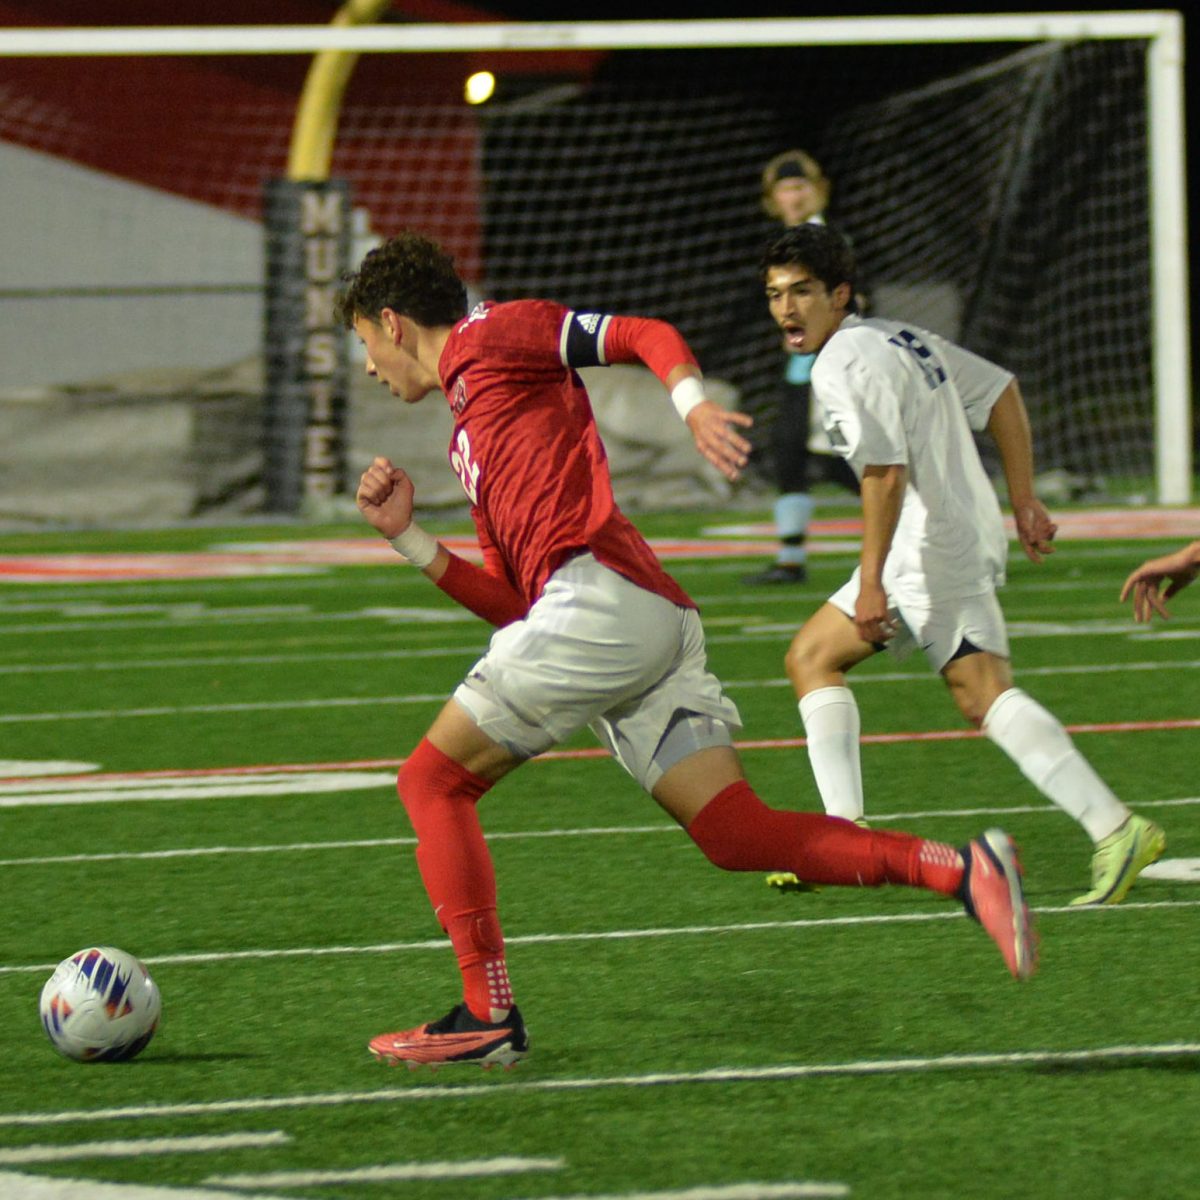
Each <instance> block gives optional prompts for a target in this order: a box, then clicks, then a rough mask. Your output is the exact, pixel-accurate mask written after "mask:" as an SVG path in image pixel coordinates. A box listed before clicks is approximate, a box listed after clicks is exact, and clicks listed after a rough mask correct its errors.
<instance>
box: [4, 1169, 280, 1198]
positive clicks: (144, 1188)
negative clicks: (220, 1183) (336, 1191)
mask: <svg viewBox="0 0 1200 1200" xmlns="http://www.w3.org/2000/svg"><path fill="white" fill-rule="evenodd" d="M221 1197H236V1198H237V1200H295V1198H294V1197H284V1196H282V1195H279V1196H271V1195H269V1194H268V1193H266V1192H254V1193H253V1194H252V1195H247V1194H246V1193H245V1192H218V1191H214V1190H212V1189H210V1188H193V1187H156V1186H154V1185H147V1184H143V1183H101V1182H100V1181H99V1180H96V1179H62V1178H59V1177H57V1176H55V1177H54V1178H51V1177H49V1176H42V1175H22V1174H19V1173H17V1172H16V1171H0V1200H221Z"/></svg>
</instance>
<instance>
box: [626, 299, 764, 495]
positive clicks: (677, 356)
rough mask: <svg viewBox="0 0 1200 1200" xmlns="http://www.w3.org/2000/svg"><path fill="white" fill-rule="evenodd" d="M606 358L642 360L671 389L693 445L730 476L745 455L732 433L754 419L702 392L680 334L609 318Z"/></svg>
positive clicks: (645, 322)
mask: <svg viewBox="0 0 1200 1200" xmlns="http://www.w3.org/2000/svg"><path fill="white" fill-rule="evenodd" d="M604 355H605V360H606V361H607V362H610V363H618V362H640V363H644V364H645V365H646V366H647V367H649V368H650V370H651V371H653V372H654V374H655V375H656V376H658V378H659V379H660V380H661V381H662V383H663V385H664V386H665V387H666V389H667V390H668V391H669V392H670V393H671V400H672V402H673V403H674V405H675V408H676V411H677V412H678V413H679V415H680V416H681V417H682V418H683V420H684V421H685V422H686V423H687V427H688V428H689V429H690V430H691V431H692V438H693V440H694V441H695V443H696V449H697V450H699V451H700V453H701V454H702V455H703V456H704V457H705V458H706V459H707V460H708V461H709V462H710V463H712V465H713V466H714V467H716V468H717V470H718V471H720V472H721V474H722V475H724V476H725V478H726V479H728V480H730V481H731V482H732V481H733V480H736V479H737V478H738V477H739V476H740V475H741V473H742V468H743V467H744V466H745V465H746V462H747V461H748V459H749V455H750V443H749V442H748V441H746V439H745V438H744V437H742V435H741V434H740V433H739V432H738V428H737V427H738V426H741V427H742V428H746V427H748V426H750V425H752V424H753V423H754V419H753V417H751V416H750V415H749V414H748V413H739V412H729V411H727V410H726V409H723V408H722V407H721V406H720V405H719V404H717V403H716V402H715V401H713V400H710V399H708V397H707V396H706V395H705V394H704V383H703V376H702V374H701V371H700V367H699V365H698V364H697V363H696V358H695V355H693V354H692V351H691V349H690V347H689V346H688V344H687V342H685V341H684V339H683V335H682V334H681V333H680V332H679V330H678V329H676V328H675V327H674V326H673V325H669V324H667V322H666V321H655V320H651V319H648V318H644V317H612V318H611V319H610V320H609V322H608V326H607V330H606V333H605V339H604Z"/></svg>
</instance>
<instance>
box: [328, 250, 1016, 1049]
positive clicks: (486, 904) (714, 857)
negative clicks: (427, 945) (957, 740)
mask: <svg viewBox="0 0 1200 1200" xmlns="http://www.w3.org/2000/svg"><path fill="white" fill-rule="evenodd" d="M336 307H337V313H338V316H339V318H340V319H341V320H342V321H343V322H344V323H345V325H346V326H347V328H350V329H353V330H354V332H355V333H356V334H357V335H358V337H359V338H360V340H361V341H362V343H363V345H364V347H365V348H366V352H367V363H366V369H367V373H368V374H369V375H372V376H374V377H375V378H377V379H378V380H379V381H380V383H382V384H384V385H385V386H386V387H387V388H388V389H389V390H390V391H391V393H392V394H393V395H394V396H396V397H398V398H399V399H400V400H401V401H403V402H404V403H406V404H415V403H417V402H418V401H419V400H422V399H423V398H424V397H425V396H427V395H429V393H431V392H435V391H439V390H440V391H441V392H442V393H443V394H444V395H445V398H446V402H447V403H448V404H449V406H450V409H451V412H452V413H453V415H454V420H455V425H454V432H453V435H452V438H451V442H450V464H451V466H452V467H453V469H454V471H455V472H456V473H457V475H458V477H459V479H460V480H461V481H462V485H463V489H464V491H465V492H466V494H467V496H468V498H469V499H470V502H471V514H472V517H473V518H474V521H475V526H476V529H477V530H478V534H479V541H480V545H481V546H482V549H483V556H484V565H483V567H482V568H481V567H477V566H474V565H473V564H471V563H469V562H467V561H466V560H464V559H462V558H460V557H458V556H457V555H454V554H451V553H450V552H449V551H448V550H447V549H446V548H445V547H444V546H442V545H441V544H440V543H439V542H438V541H437V540H436V539H435V538H434V537H432V536H431V535H430V534H428V533H427V532H425V531H424V530H422V529H421V528H420V527H419V525H418V524H417V523H416V522H415V521H414V520H413V484H412V481H411V479H409V477H408V476H407V475H406V474H405V472H404V471H403V470H402V469H401V468H400V467H397V466H395V465H394V464H393V463H392V462H390V461H389V460H388V459H386V458H376V459H375V460H374V462H373V463H372V464H371V465H370V467H368V468H367V470H366V471H365V472H364V473H363V476H362V479H361V481H360V483H359V488H358V495H357V501H358V507H359V509H360V510H361V511H362V513H363V515H364V516H365V517H366V519H367V520H368V521H369V522H370V523H371V524H372V525H373V526H374V527H375V528H376V529H378V530H379V532H380V533H382V534H383V536H384V537H385V538H387V539H388V540H389V541H390V542H391V544H392V545H393V546H394V547H395V549H396V550H397V551H399V553H400V554H401V555H403V556H404V557H405V558H406V559H407V560H408V561H409V562H410V563H412V564H413V565H414V566H416V567H417V568H419V569H420V570H421V571H423V572H424V574H425V575H426V576H427V577H428V578H429V579H430V580H431V581H432V582H433V583H435V584H436V585H437V586H438V587H440V588H441V589H442V590H443V591H445V592H446V593H447V594H448V595H450V596H452V597H453V598H454V599H455V600H457V601H458V602H459V603H460V604H462V605H463V606H464V607H466V608H468V609H470V610H471V611H472V612H474V613H476V614H477V615H479V616H481V617H483V618H484V619H486V620H487V621H489V622H491V623H492V624H493V625H495V626H497V627H498V629H497V632H496V633H495V634H494V635H493V637H492V639H491V642H490V644H489V647H488V650H487V652H486V653H485V654H484V656H483V657H482V658H481V659H480V660H479V662H477V663H476V664H475V666H474V667H473V668H472V669H471V671H470V673H469V674H468V676H467V678H466V679H465V680H464V681H463V682H462V683H461V684H460V685H459V687H458V688H457V689H456V690H455V692H454V695H453V697H452V698H451V699H450V700H449V701H448V702H447V703H446V705H445V707H444V708H443V709H442V710H441V712H440V713H439V714H438V716H437V717H436V718H435V719H434V721H433V724H432V725H431V726H430V728H429V730H428V732H427V734H426V736H425V737H424V738H423V739H422V740H421V742H420V743H419V744H418V745H417V747H416V748H415V749H414V750H413V752H412V753H411V754H410V755H409V757H408V758H407V760H406V761H405V763H404V765H403V767H402V768H401V769H400V774H399V779H398V790H399V793H400V799H401V801H402V803H403V805H404V808H405V810H406V812H407V813H408V816H409V818H410V820H411V821H412V824H413V828H414V830H415V831H416V835H417V852H416V857H417V864H418V868H419V870H420V873H421V879H422V881H423V883H424V885H425V889H426V891H427V893H428V895H429V899H430V903H431V904H432V905H433V909H434V914H435V916H436V917H437V920H438V921H439V922H440V924H441V926H442V928H443V929H444V930H445V931H446V933H447V934H448V935H449V938H450V941H451V943H452V945H453V947H454V951H455V954H456V956H457V958H458V965H459V970H460V972H461V975H462V983H463V1000H462V1002H461V1003H460V1004H457V1005H455V1006H454V1008H452V1009H451V1010H450V1012H449V1013H447V1014H446V1016H444V1017H442V1018H441V1019H439V1020H436V1021H430V1022H426V1023H424V1024H422V1025H419V1026H417V1027H416V1028H414V1029H408V1030H404V1031H402V1032H399V1033H387V1034H382V1035H380V1036H379V1037H377V1038H375V1039H373V1040H372V1042H371V1043H370V1049H371V1051H372V1053H374V1054H375V1055H376V1056H377V1057H378V1058H380V1059H383V1060H386V1061H391V1062H400V1061H404V1062H407V1063H409V1064H410V1065H413V1064H416V1063H420V1062H429V1063H443V1062H476V1063H481V1064H483V1065H485V1066H490V1065H492V1064H493V1063H497V1062H498V1063H502V1064H504V1065H506V1066H507V1065H511V1064H512V1063H513V1062H515V1061H517V1060H518V1059H520V1058H522V1057H524V1055H525V1054H526V1053H527V1051H528V1046H529V1038H528V1034H527V1032H526V1029H525V1025H524V1023H523V1020H522V1018H521V1014H520V1012H519V1010H518V1008H517V1007H516V1005H515V1003H514V998H513V990H512V987H511V984H510V982H509V977H508V971H507V966H506V963H505V954H504V938H503V935H502V932H501V927H500V921H499V918H498V915H497V908H496V882H495V873H494V870H493V867H492V861H491V857H490V855H489V853H488V849H487V845H486V843H485V841H484V838H483V834H482V831H481V827H480V824H479V818H478V814H477V811H476V807H477V803H478V801H479V799H480V798H481V797H482V796H483V795H484V793H485V792H487V791H488V789H489V788H491V787H492V785H493V784H495V783H496V782H497V781H498V780H500V779H502V778H503V777H504V776H505V775H507V774H508V773H509V772H510V771H512V770H513V769H514V768H515V767H518V766H520V765H521V764H522V763H523V762H525V761H526V760H527V759H530V758H533V757H534V756H535V755H537V754H540V753H542V752H544V751H545V750H548V749H549V748H550V747H551V746H553V745H555V744H556V743H558V742H560V741H563V740H564V739H565V738H567V737H569V736H570V735H571V734H573V733H575V732H576V731H577V730H579V729H581V728H582V727H583V726H585V725H587V726H589V727H590V728H591V729H592V730H593V731H594V732H595V734H596V735H597V736H598V737H599V739H600V740H601V742H603V744H604V745H605V746H606V747H607V748H608V749H609V750H610V751H611V753H612V755H613V757H614V758H616V760H617V761H618V762H619V763H620V764H621V766H622V767H624V768H625V770H626V771H628V772H629V774H630V775H632V776H633V778H634V779H635V780H637V782H638V783H639V784H640V785H641V786H642V787H643V788H644V789H645V790H646V791H647V792H649V793H650V795H651V796H653V797H654V799H655V800H656V801H657V802H658V803H659V805H661V806H662V808H663V809H664V810H665V811H666V812H668V813H669V814H670V815H671V816H672V817H673V818H674V819H675V820H676V821H678V822H679V824H680V825H682V826H683V828H684V829H685V830H686V831H687V832H688V834H689V835H690V836H691V838H692V840H693V841H694V842H695V843H696V844H697V845H698V846H699V848H700V849H701V850H702V851H703V853H704V854H705V855H706V856H707V857H708V858H709V859H710V860H711V861H712V862H713V863H715V864H716V865H717V866H719V867H722V868H723V869H725V870H730V871H791V872H793V873H794V874H795V875H796V876H797V877H798V878H799V879H801V880H804V881H807V882H808V883H811V884H829V885H834V884H841V885H846V886H851V887H861V886H878V885H881V884H884V883H899V884H906V885H908V886H911V887H920V888H927V889H930V890H932V891H936V892H939V893H941V894H943V895H946V896H953V897H956V898H958V899H959V900H960V901H961V902H962V903H963V904H964V906H965V907H966V910H967V912H968V913H969V914H970V915H971V916H973V917H975V918H976V919H977V920H978V921H979V922H980V923H981V924H982V925H983V927H984V928H985V929H986V930H987V932H988V933H989V934H990V935H991V936H992V938H993V939H994V940H995V941H996V943H997V944H998V945H999V947H1000V950H1001V952H1002V953H1003V955H1004V959H1005V962H1006V963H1007V965H1008V968H1009V970H1010V971H1011V972H1012V974H1013V975H1015V976H1017V977H1018V978H1027V977H1028V976H1029V975H1030V974H1032V972H1033V970H1034V967H1035V964H1036V940H1035V937H1034V934H1033V930H1032V925H1031V918H1030V916H1029V913H1028V909H1027V907H1026V904H1025V900H1024V895H1023V890H1022V883H1021V872H1020V866H1019V863H1018V861H1017V854H1016V848H1015V846H1014V845H1013V843H1012V840H1011V839H1010V838H1009V837H1008V835H1007V834H1005V833H1003V832H1002V831H1000V830H989V831H988V832H986V833H984V834H983V835H981V836H980V837H978V838H976V839H975V840H973V841H972V842H971V843H970V844H969V845H967V846H965V847H963V848H962V849H961V850H958V849H955V848H954V847H952V846H948V845H944V844H941V843H935V842H930V841H926V840H924V839H922V838H918V837H914V836H912V835H910V834H905V833H895V832H887V833H881V832H876V831H870V830H866V829H862V828H859V827H858V826H857V825H855V824H853V823H852V822H850V821H844V820H841V819H839V818H837V817H829V816H826V815H824V814H816V813H803V812H789V811H781V810H777V809H771V808H768V807H767V806H766V805H765V804H763V802H762V801H761V800H760V799H759V798H758V796H757V795H756V794H755V793H754V791H753V789H752V788H751V787H750V785H749V784H748V783H747V781H746V778H745V775H744V774H743V771H742V766H741V762H740V760H739V758H738V755H737V751H736V750H735V749H734V746H733V738H732V732H733V731H734V730H736V729H738V728H740V724H741V722H740V719H739V717H738V712H737V709H736V708H735V707H734V705H733V703H732V702H731V701H730V700H729V699H728V698H727V697H726V696H725V695H724V693H723V691H722V689H721V685H720V683H719V682H718V681H717V679H716V678H715V677H714V676H713V675H712V674H711V673H710V672H709V670H708V668H707V664H706V659H705V647H704V632H703V629H702V628H701V625H700V620H699V617H698V614H697V612H696V607H695V604H694V603H693V602H692V600H691V599H690V598H689V597H688V595H687V593H686V592H684V591H683V589H682V588H681V587H680V586H679V585H678V584H677V583H676V582H675V581H674V580H673V579H672V578H671V577H670V576H669V575H668V574H667V573H666V572H665V571H664V570H663V568H662V567H661V565H660V564H659V562H658V560H657V559H656V557H655V555H654V553H653V551H652V550H651V549H650V547H649V546H648V545H647V543H646V541H645V540H644V539H643V538H642V536H641V535H640V534H639V533H638V531H637V529H636V528H635V527H634V526H633V525H632V524H631V523H630V522H629V520H628V519H627V518H626V517H625V516H624V514H623V513H622V512H621V511H620V509H619V508H617V506H616V504H615V503H614V500H613V495H612V487H611V483H610V480H609V474H608V468H607V464H606V460H605V453H604V447H603V445H602V443H601V441H600V437H599V434H598V432H597V429H596V424H595V421H594V419H593V417H592V411H591V406H590V404H589V401H588V397H587V392H586V391H585V389H584V387H583V383H582V381H581V380H580V377H579V375H578V374H577V370H576V369H577V368H579V367H585V366H593V365H606V364H610V363H639V362H640V363H644V364H645V365H646V366H647V367H648V368H649V369H650V370H651V371H653V372H654V374H655V375H656V376H657V377H658V378H659V379H660V380H661V381H662V383H663V385H664V386H665V388H666V389H667V391H668V392H669V393H670V396H671V400H672V402H673V403H674V406H675V408H676V410H677V411H678V413H679V415H680V417H682V419H683V420H685V421H686V423H687V425H688V428H689V429H690V430H691V432H692V435H693V438H694V440H695V443H696V446H697V449H698V450H699V451H700V453H701V454H702V455H703V456H704V457H705V458H706V459H707V460H708V461H709V462H711V463H712V464H714V465H715V466H716V467H717V468H719V469H720V470H721V471H722V472H723V473H724V474H725V475H726V477H727V478H729V479H731V480H732V479H736V478H737V476H738V474H739V472H740V470H741V468H742V467H743V466H744V465H745V462H746V455H747V452H748V450H749V445H748V443H747V442H746V441H745V439H744V438H743V437H742V435H741V434H740V433H739V431H738V427H739V426H745V425H748V424H749V421H750V418H749V417H747V416H745V415H744V414H740V413H733V412H726V411H725V410H724V409H722V408H721V407H720V406H719V405H717V404H715V403H713V402H712V401H711V400H709V399H707V398H706V397H705V394H704V386H703V382H702V377H701V373H700V369H699V367H698V366H697V364H696V360H695V358H694V356H693V355H692V353H691V350H690V349H689V348H688V346H687V344H686V342H685V341H684V340H683V338H682V336H681V335H680V334H679V332H678V331H677V330H676V329H675V328H674V327H672V326H671V325H668V324H666V323H665V322H662V321H656V320H649V319H643V318H638V317H626V316H608V315H603V314H598V313H584V312H575V311H572V310H569V309H567V308H564V307H563V306H561V305H559V304H554V303H551V302H548V301H543V300H519V301H513V302H510V303H505V304H490V303H483V304H480V305H478V306H477V307H476V308H475V309H473V310H472V311H471V312H469V313H468V311H467V299H466V289H465V287H464V286H463V284H462V281H461V280H460V279H459V277H458V275H457V273H456V272H455V270H454V265H453V262H452V261H451V259H450V258H449V256H448V255H446V254H445V253H444V252H443V251H442V250H441V249H440V248H439V247H438V246H437V245H436V244H435V243H433V242H431V241H429V240H428V239H426V238H424V237H421V236H419V235H417V234H414V233H404V234H401V235H400V236H399V237H396V238H392V239H391V240H389V241H388V242H386V243H385V244H384V245H382V246H380V247H379V248H377V249H375V250H372V251H371V252H370V253H369V254H368V255H367V256H366V257H365V258H364V259H363V262H362V264H361V266H360V267H359V269H358V271H357V272H355V273H354V274H352V275H350V276H348V277H347V280H346V283H345V286H344V287H343V289H342V291H341V292H340V293H339V294H338V297H337V301H336Z"/></svg>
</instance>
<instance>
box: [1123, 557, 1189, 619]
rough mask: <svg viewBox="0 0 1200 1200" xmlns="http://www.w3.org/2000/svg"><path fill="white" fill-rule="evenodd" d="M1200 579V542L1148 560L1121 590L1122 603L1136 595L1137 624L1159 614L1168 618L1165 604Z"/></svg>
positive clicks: (1168, 614)
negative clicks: (1199, 577)
mask: <svg viewBox="0 0 1200 1200" xmlns="http://www.w3.org/2000/svg"><path fill="white" fill-rule="evenodd" d="M1197 576H1200V541H1195V542H1192V543H1191V545H1188V546H1184V547H1183V548H1182V549H1181V550H1176V551H1175V553H1174V554H1164V555H1163V556H1162V557H1161V558H1151V559H1148V560H1147V561H1146V562H1144V563H1142V565H1141V566H1140V567H1138V568H1137V569H1136V570H1134V571H1131V572H1130V574H1129V578H1128V579H1126V580H1125V583H1124V586H1123V587H1122V588H1121V600H1122V601H1124V600H1126V599H1128V598H1129V596H1131V595H1132V596H1133V619H1134V620H1135V621H1139V622H1141V621H1149V620H1151V619H1152V618H1153V616H1154V614H1155V613H1158V615H1159V616H1160V617H1163V618H1164V619H1166V618H1169V617H1170V615H1171V614H1170V613H1169V612H1168V611H1167V606H1166V605H1165V604H1164V603H1163V601H1164V600H1166V599H1168V598H1169V597H1171V596H1174V595H1175V594H1176V592H1181V591H1183V589H1184V588H1185V587H1187V585H1188V584H1189V583H1191V582H1192V581H1193V580H1194V579H1196V577H1197ZM1164 583H1165V584H1166V585H1167V586H1166V588H1165V589H1164V588H1163V584H1164Z"/></svg>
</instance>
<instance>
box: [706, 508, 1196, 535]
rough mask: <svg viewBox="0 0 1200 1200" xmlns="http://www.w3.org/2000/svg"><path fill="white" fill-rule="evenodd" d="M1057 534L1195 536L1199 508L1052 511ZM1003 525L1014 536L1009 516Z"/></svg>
mask: <svg viewBox="0 0 1200 1200" xmlns="http://www.w3.org/2000/svg"><path fill="white" fill-rule="evenodd" d="M1051 515H1052V516H1053V518H1054V520H1055V522H1056V523H1057V525H1058V536H1059V537H1060V538H1062V539H1064V540H1065V541H1093V540H1097V539H1099V540H1103V539H1108V538H1132V539H1139V538H1176V537H1178V538H1189V539H1191V538H1195V537H1197V536H1200V508H1106V509H1079V510H1072V511H1069V512H1062V513H1059V512H1052V513H1051ZM1004 524H1005V528H1006V529H1007V530H1008V532H1009V535H1010V536H1015V527H1014V525H1013V522H1012V518H1011V517H1005V519H1004ZM774 528H775V527H774V526H773V525H771V524H770V523H769V522H766V521H760V522H754V523H751V524H745V525H738V524H732V525H709V526H707V527H706V528H705V529H704V530H703V532H704V533H705V534H706V535H708V536H710V537H743V538H756V537H762V538H769V537H771V536H772V535H773V533H774ZM861 533H862V521H861V520H859V518H858V517H837V518H827V519H825V520H821V519H820V518H817V519H816V520H814V521H813V522H812V523H811V524H810V525H809V527H808V534H809V536H810V537H818V538H820V537H857V536H858V535H859V534H861Z"/></svg>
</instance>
